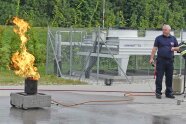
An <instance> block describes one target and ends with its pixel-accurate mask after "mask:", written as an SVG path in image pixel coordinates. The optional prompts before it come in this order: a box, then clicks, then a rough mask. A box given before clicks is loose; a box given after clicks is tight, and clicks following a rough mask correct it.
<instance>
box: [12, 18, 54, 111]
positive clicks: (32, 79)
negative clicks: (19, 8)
mask: <svg viewBox="0 0 186 124" xmlns="http://www.w3.org/2000/svg"><path fill="white" fill-rule="evenodd" d="M13 23H14V24H15V26H14V32H15V33H16V34H18V35H19V37H20V40H21V44H20V50H18V51H17V52H15V53H14V54H13V55H12V58H11V63H10V68H11V69H12V70H13V71H14V72H15V74H16V75H18V76H21V77H24V78H25V88H24V92H19V93H11V94H10V104H11V105H12V106H13V107H17V108H22V109H29V108H41V107H50V106H51V96H49V95H46V94H42V93H38V92H37V85H38V79H39V78H40V75H39V73H38V70H37V67H35V66H34V62H35V57H34V55H32V54H31V53H29V52H28V50H27V47H26V43H27V41H28V37H27V36H26V32H27V30H28V29H29V28H30V26H29V24H28V23H27V22H26V21H24V20H23V19H20V18H18V17H14V19H13Z"/></svg>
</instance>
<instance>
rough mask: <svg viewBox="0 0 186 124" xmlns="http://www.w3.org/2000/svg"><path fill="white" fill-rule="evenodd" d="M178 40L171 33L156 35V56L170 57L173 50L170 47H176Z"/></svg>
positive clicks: (172, 54) (172, 55)
mask: <svg viewBox="0 0 186 124" xmlns="http://www.w3.org/2000/svg"><path fill="white" fill-rule="evenodd" d="M177 46H178V42H177V40H176V38H175V37H174V36H172V35H169V36H164V35H160V36H158V37H156V39H155V42H154V47H157V48H158V53H157V55H158V56H157V57H158V58H167V59H172V58H173V57H174V52H173V51H171V48H172V47H177Z"/></svg>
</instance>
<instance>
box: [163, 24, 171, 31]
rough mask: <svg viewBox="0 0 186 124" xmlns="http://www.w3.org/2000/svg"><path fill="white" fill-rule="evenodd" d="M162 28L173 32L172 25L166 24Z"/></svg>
mask: <svg viewBox="0 0 186 124" xmlns="http://www.w3.org/2000/svg"><path fill="white" fill-rule="evenodd" d="M162 28H167V29H169V30H171V26H170V25H166V24H164V25H163V27H162Z"/></svg>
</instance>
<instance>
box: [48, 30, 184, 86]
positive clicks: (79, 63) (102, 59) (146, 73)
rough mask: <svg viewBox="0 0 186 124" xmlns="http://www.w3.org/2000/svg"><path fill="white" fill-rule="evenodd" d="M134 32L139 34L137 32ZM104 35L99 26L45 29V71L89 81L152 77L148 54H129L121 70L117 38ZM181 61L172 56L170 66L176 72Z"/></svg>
mask: <svg viewBox="0 0 186 124" xmlns="http://www.w3.org/2000/svg"><path fill="white" fill-rule="evenodd" d="M142 33H143V31H142ZM138 34H140V35H141V33H139V31H138ZM107 35H108V30H100V29H99V28H94V29H74V28H48V38H47V59H46V73H47V74H54V75H57V76H59V77H63V78H69V79H78V80H81V81H84V82H92V83H98V82H100V81H105V79H113V80H115V79H118V81H122V82H131V79H132V78H133V77H135V76H140V77H141V78H142V79H143V78H144V79H146V78H152V77H153V74H154V67H152V66H151V65H150V64H149V55H130V57H129V61H128V66H127V70H124V69H123V67H122V65H121V63H120V62H119V59H118V58H117V57H115V55H117V54H118V52H119V51H120V50H119V47H120V46H119V44H118V42H116V41H118V39H117V38H116V37H110V38H108V37H107ZM105 41H107V43H105ZM182 63H183V59H182V57H180V56H176V57H175V63H174V64H175V66H174V67H175V70H177V72H178V73H180V72H181V71H182V68H183V64H182Z"/></svg>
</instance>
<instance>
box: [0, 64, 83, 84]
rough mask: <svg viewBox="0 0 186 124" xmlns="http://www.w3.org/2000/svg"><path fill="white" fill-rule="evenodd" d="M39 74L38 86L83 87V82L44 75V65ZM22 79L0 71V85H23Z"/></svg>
mask: <svg viewBox="0 0 186 124" xmlns="http://www.w3.org/2000/svg"><path fill="white" fill-rule="evenodd" d="M38 69H39V72H40V75H41V78H40V79H39V85H83V84H86V83H85V82H81V81H79V80H70V79H63V78H60V77H56V76H55V75H46V74H45V67H44V65H41V66H39V68H38ZM23 84H24V78H22V77H19V76H17V75H15V74H14V72H13V71H12V70H1V71H0V85H1V86H6V85H23Z"/></svg>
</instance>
